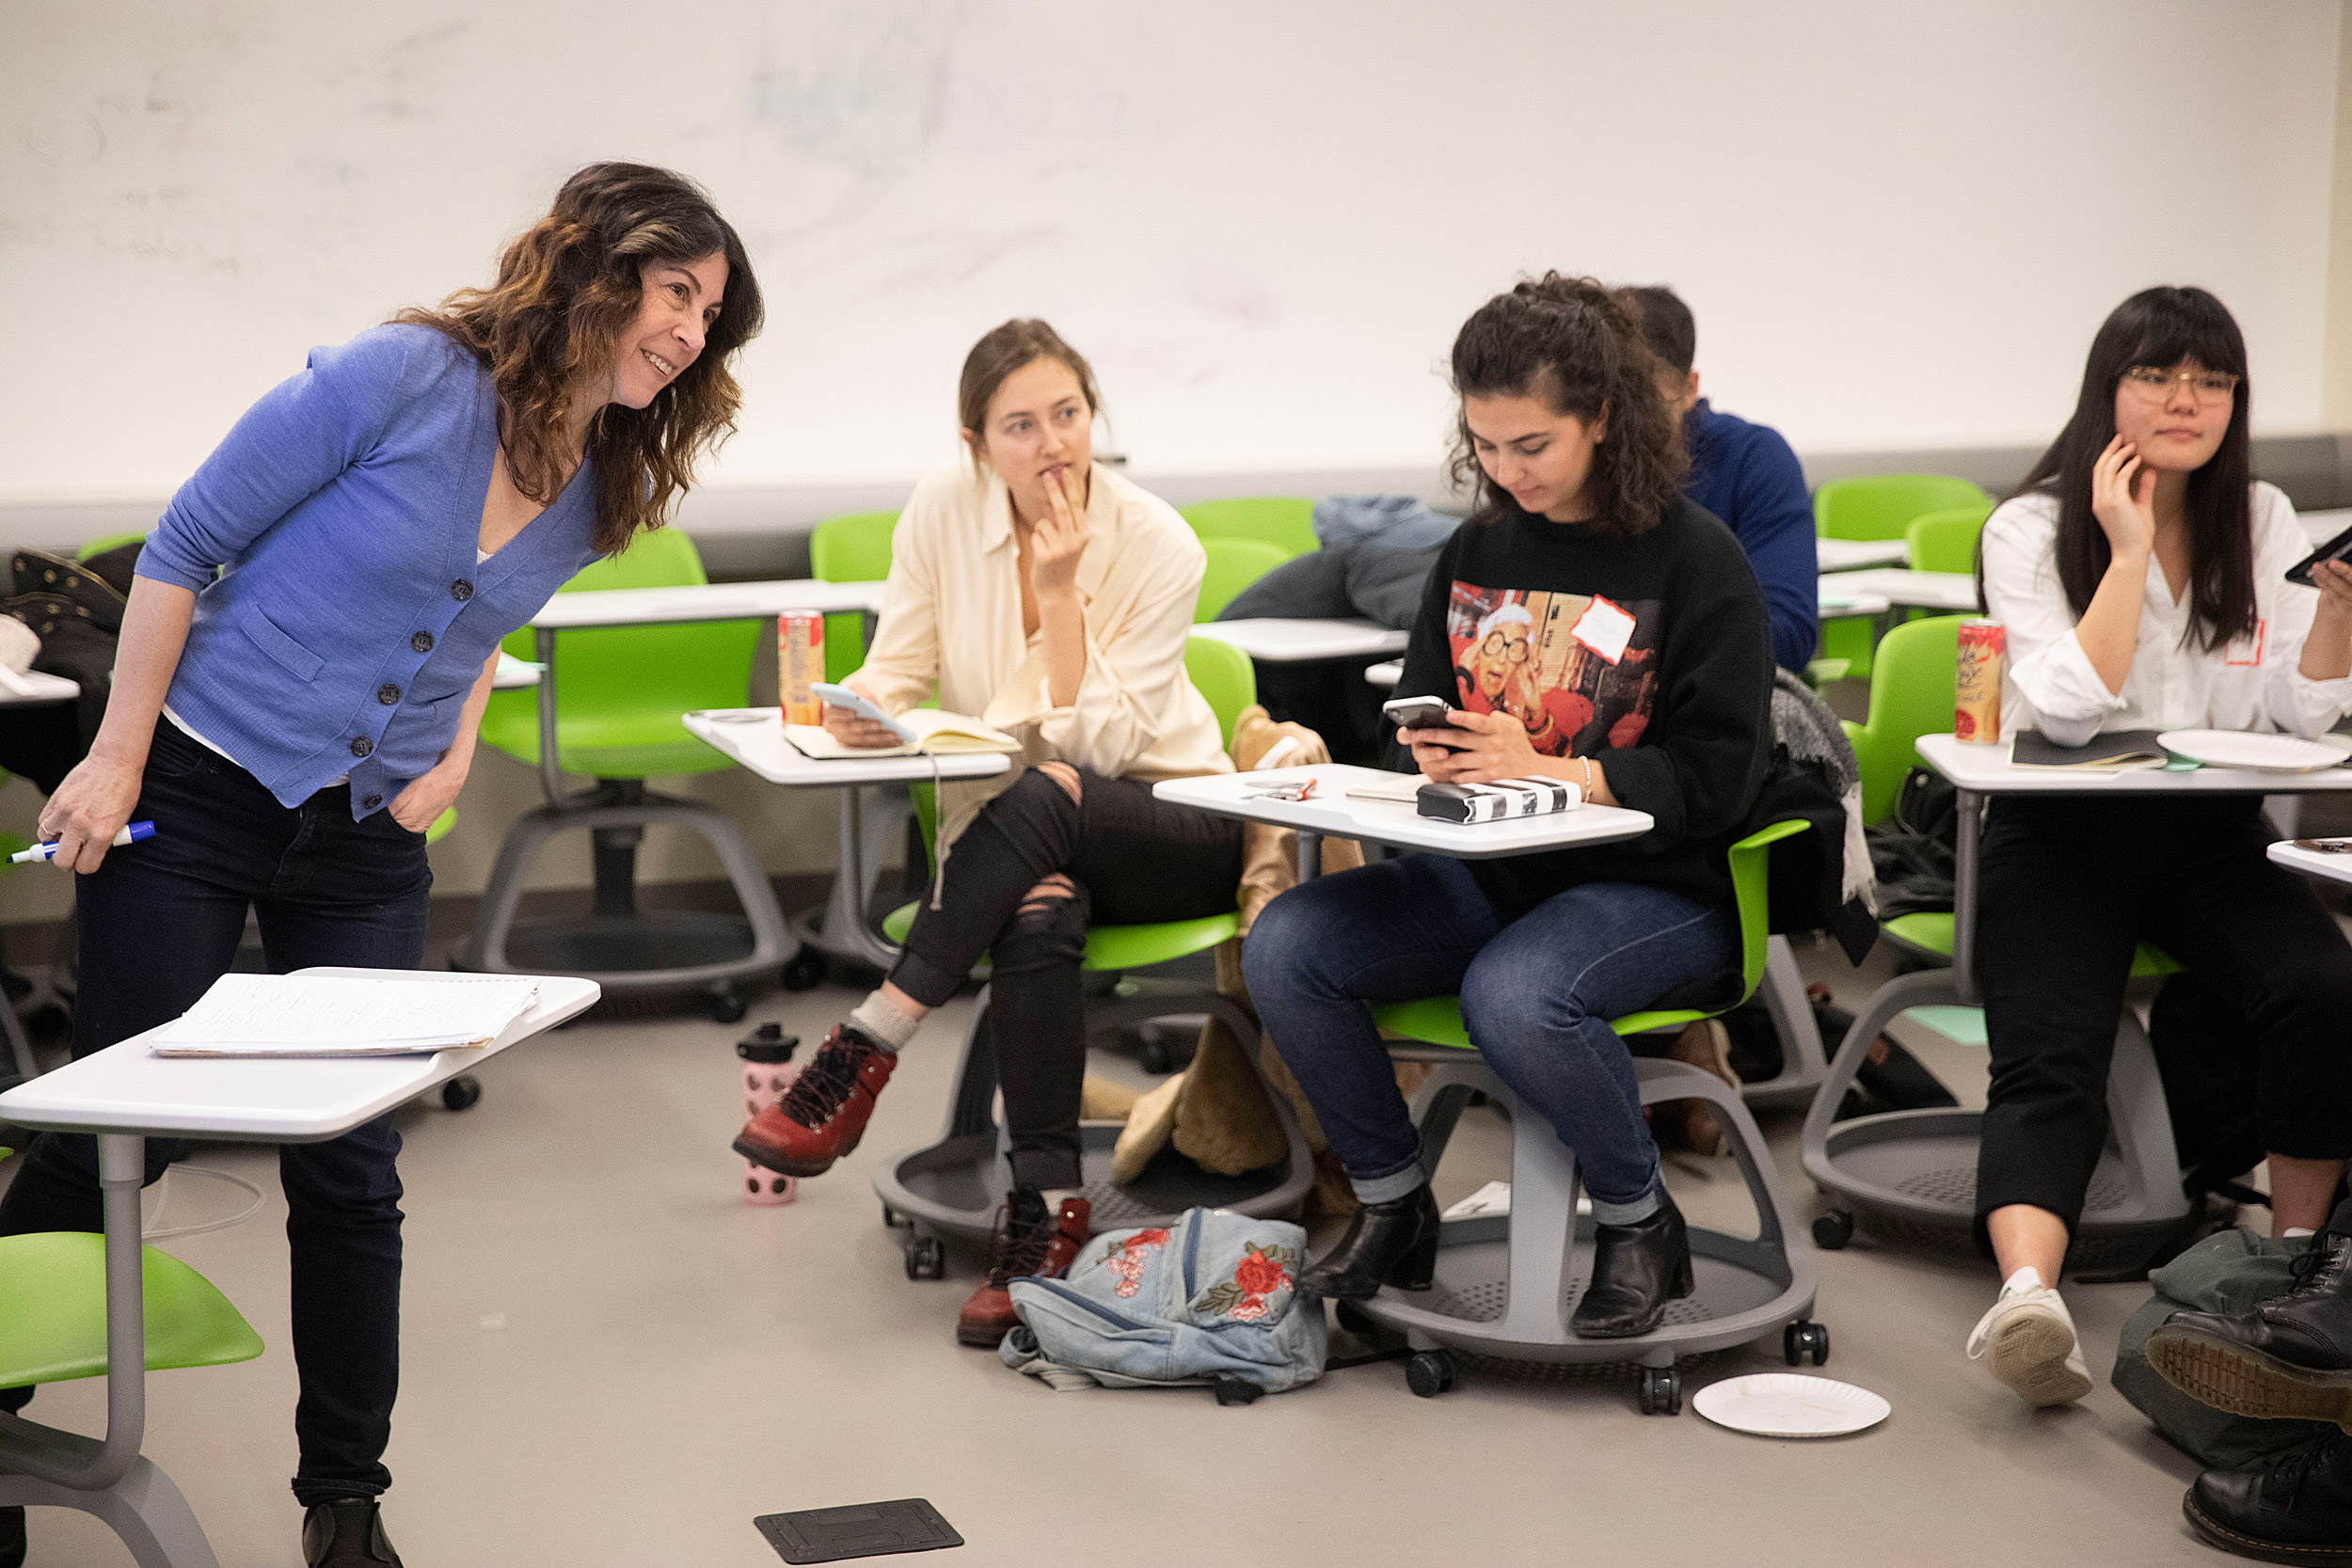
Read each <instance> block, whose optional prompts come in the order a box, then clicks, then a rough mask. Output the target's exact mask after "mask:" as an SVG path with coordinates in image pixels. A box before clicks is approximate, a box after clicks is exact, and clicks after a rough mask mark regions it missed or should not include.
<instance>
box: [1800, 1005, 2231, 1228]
mask: <svg viewBox="0 0 2352 1568" xmlns="http://www.w3.org/2000/svg"><path fill="white" fill-rule="evenodd" d="M1960 1002H1961V996H1960V992H1959V990H1958V988H1957V987H1956V986H1955V985H1954V984H1953V981H1952V975H1951V972H1950V971H1948V970H1935V971H1930V972H1926V973H1922V974H1906V975H1901V976H1899V977H1898V978H1896V979H1894V980H1891V981H1889V982H1888V983H1887V984H1886V985H1884V986H1883V987H1881V988H1880V990H1879V991H1878V994H1877V995H1875V996H1873V997H1872V998H1871V999H1870V1003H1869V1006H1867V1007H1866V1008H1865V1009H1864V1011H1863V1013H1862V1016H1861V1017H1859V1018H1857V1019H1855V1020H1854V1022H1853V1027H1852V1028H1851V1029H1850V1030H1848V1031H1847V1034H1846V1038H1845V1041H1844V1043H1843V1044H1842V1045H1840V1046H1839V1048H1838V1052H1837V1056H1836V1060H1835V1061H1833V1062H1832V1063H1831V1064H1830V1070H1829V1075H1828V1077H1826V1078H1825V1079H1824V1080H1823V1081H1822V1084H1821V1086H1820V1091H1819V1093H1818V1095H1817V1096H1816V1098H1815V1100H1814V1103H1813V1109H1812V1110H1811V1112H1810V1113H1808V1114H1807V1116H1806V1117H1805V1124H1804V1137H1803V1139H1802V1142H1801V1146H1800V1152H1801V1156H1802V1158H1803V1160H1804V1168H1805V1172H1806V1174H1807V1175H1809V1176H1811V1177H1812V1179H1813V1181H1814V1184H1815V1185H1816V1186H1818V1187H1820V1189H1821V1190H1822V1191H1823V1192H1825V1193H1828V1194H1830V1195H1831V1196H1833V1197H1835V1198H1836V1199H1838V1200H1839V1201H1840V1202H1841V1203H1842V1204H1843V1205H1844V1206H1846V1207H1847V1208H1848V1209H1850V1210H1851V1212H1852V1213H1853V1215H1854V1216H1855V1217H1856V1218H1857V1219H1859V1220H1860V1221H1861V1222H1862V1224H1863V1225H1864V1226H1865V1227H1867V1228H1868V1229H1869V1230H1871V1231H1872V1232H1873V1233H1874V1234H1877V1235H1880V1236H1883V1237H1885V1238H1886V1239H1888V1240H1891V1241H1898V1242H1902V1243H1909V1244H1913V1245H1918V1246H1922V1247H1926V1248H1928V1249H1930V1250H1935V1251H1947V1252H1948V1251H1967V1252H1971V1253H1973V1252H1974V1250H1975V1243H1974V1241H1973V1237H1972V1229H1973V1227H1974V1225H1975V1222H1976V1199H1977V1156H1978V1149H1979V1141H1980V1133H1981V1131H1982V1127H1983V1120H1984V1114H1983V1113H1982V1112H1980V1111H1967V1110H1957V1109H1948V1108H1946V1109H1934V1110H1923V1111H1888V1112H1883V1113H1882V1114H1880V1115H1877V1116H1867V1117H1853V1118H1851V1119H1850V1120H1847V1121H1836V1120H1833V1119H1832V1118H1833V1117H1835V1116H1836V1110H1837V1103H1838V1101H1839V1100H1840V1099H1842V1098H1843V1097H1844V1095H1845V1092H1846V1090H1847V1089H1848V1088H1849V1087H1850V1086H1851V1085H1852V1083H1853V1079H1854V1074H1855V1072H1856V1071H1857V1070H1859V1069H1860V1067H1861V1064H1862V1060H1863V1057H1864V1054H1865V1053H1867V1051H1868V1049H1869V1045H1870V1042H1871V1041H1872V1040H1874V1039H1876V1038H1877V1037H1878V1036H1879V1034H1880V1032H1881V1031H1883V1029H1884V1028H1885V1027H1886V1026H1887V1025H1888V1024H1889V1023H1891V1022H1894V1021H1895V1020H1896V1019H1897V1018H1899V1017H1900V1016H1901V1015H1902V1014H1903V1013H1905V1012H1908V1011H1909V1010H1910V1009H1912V1008H1913V1007H1920V1006H1950V1005H1955V1004H1959V1003H1960ZM2107 1115H2108V1120H2109V1124H2110V1126H2111V1129H2112V1131H2111V1132H2110V1134H2109V1140H2108V1144H2107V1147H2106V1149H2105V1150H2104V1151H2103V1152H2102V1153H2101V1155H2100V1158H2099V1164H2098V1165H2097V1167H2096V1169H2095V1170H2094V1172H2093V1174H2092V1177H2091V1180H2090V1192H2089V1194H2088V1195H2087V1196H2086V1201H2085V1203H2084V1207H2083V1213H2082V1220H2081V1223H2080V1224H2079V1225H2078V1226H2077V1227H2075V1230H2074V1244H2073V1246H2072V1247H2071V1248H2070V1249H2069V1251H2068V1255H2067V1257H2068V1262H2069V1264H2070V1265H2071V1266H2073V1267H2075V1268H2078V1269H2102V1270H2104V1269H2109V1268H2119V1267H2126V1266H2130V1265H2132V1264H2135V1263H2140V1262H2145V1261H2146V1260H2147V1259H2149V1258H2150V1257H2151V1256H2153V1254H2154V1253H2155V1251H2156V1249H2157V1248H2159V1247H2160V1246H2162V1245H2163V1244H2164V1243H2165V1242H2166V1241H2167V1240H2168V1239H2169V1238H2171V1237H2174V1236H2176V1235H2178V1234H2179V1233H2180V1230H2181V1227H2183V1226H2184V1225H2185V1223H2186V1222H2187V1220H2188V1217H2189V1212H2190V1205H2189V1201H2188V1197H2187V1196H2186V1193H2185V1191H2184V1189H2183V1187H2182V1184H2181V1176H2180V1160H2179V1156H2178V1154H2177V1153H2176V1152H2175V1149H2174V1146H2173V1143H2172V1122H2171V1117H2170V1115H2169V1112H2168V1111H2167V1109H2166V1106H2165V1100H2164V1085H2163V1082H2162V1080H2161V1079H2160V1078H2159V1077H2158V1076H2157V1073H2156V1063H2155V1054H2154V1052H2153V1050H2152V1049H2151V1048H2150V1046H2149V1043H2148V1037H2147V1036H2146V1035H2145V1034H2144V1033H2142V1032H2141V1030H2140V1027H2139V1024H2138V1022H2137V1020H2136V1019H2135V1018H2134V1017H2133V1016H2132V1014H2131V1011H2130V1009H2129V1008H2126V1009H2125V1010H2124V1013H2123V1016H2122V1019H2121V1020H2120V1021H2119V1022H2118V1024H2117V1029H2116V1044H2115V1055H2114V1058H2113V1060H2112V1062H2111V1064H2110V1066H2109V1068H2108V1071H2107Z"/></svg>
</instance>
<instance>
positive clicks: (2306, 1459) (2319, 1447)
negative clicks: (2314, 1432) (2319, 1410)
mask: <svg viewBox="0 0 2352 1568" xmlns="http://www.w3.org/2000/svg"><path fill="white" fill-rule="evenodd" d="M2345 1436H2346V1433H2344V1429H2343V1428H2341V1427H2329V1428H2328V1430H2327V1431H2326V1432H2323V1433H2320V1434H2319V1435H2318V1436H2317V1437H2314V1438H2312V1440H2311V1441H2310V1442H2308V1443H2306V1444H2304V1445H2303V1446H2302V1447H2301V1448H2299V1449H2295V1450H2294V1451H2292V1452H2291V1453H2289V1454H2288V1455H2287V1456H2286V1457H2285V1458H2284V1459H2281V1460H2280V1461H2279V1463H2278V1464H2276V1465H2272V1466H2271V1467H2270V1479H2269V1481H2268V1482H2267V1483H2266V1484H2265V1487H2264V1490H2265V1491H2266V1492H2271V1493H2273V1494H2274V1495H2277V1494H2280V1493H2283V1494H2284V1495H2285V1496H2287V1497H2290V1498H2291V1497H2294V1496H2295V1495H2296V1493H2298V1492H2300V1491H2301V1490H2302V1488H2303V1481H2304V1478H2305V1477H2307V1476H2309V1475H2310V1474H2311V1473H2312V1469H2313V1468H2314V1467H2316V1466H2318V1465H2322V1464H2325V1463H2326V1462H2327V1460H2328V1457H2329V1456H2330V1455H2332V1454H2333V1453H2334V1452H2335V1451H2336V1449H2338V1448H2339V1447H2341V1446H2342V1445H2343V1443H2344V1438H2345Z"/></svg>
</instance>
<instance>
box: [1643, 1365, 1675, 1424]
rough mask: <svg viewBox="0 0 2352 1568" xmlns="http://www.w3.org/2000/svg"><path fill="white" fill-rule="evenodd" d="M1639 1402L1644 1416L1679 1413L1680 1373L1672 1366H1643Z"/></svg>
mask: <svg viewBox="0 0 2352 1568" xmlns="http://www.w3.org/2000/svg"><path fill="white" fill-rule="evenodd" d="M1641 1404H1642V1414H1643V1415H1645V1416H1679V1415H1681V1414H1682V1373H1681V1372H1680V1371H1679V1370H1677V1369H1676V1368H1673V1367H1645V1368H1643V1369H1642V1394H1641Z"/></svg>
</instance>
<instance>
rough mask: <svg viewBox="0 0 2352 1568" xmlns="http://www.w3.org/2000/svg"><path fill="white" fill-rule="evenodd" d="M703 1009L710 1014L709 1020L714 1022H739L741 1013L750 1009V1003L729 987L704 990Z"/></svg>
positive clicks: (741, 1018) (741, 1016)
mask: <svg viewBox="0 0 2352 1568" xmlns="http://www.w3.org/2000/svg"><path fill="white" fill-rule="evenodd" d="M703 1010H704V1011H705V1012H707V1013H708V1014H709V1015H710V1020H711V1022H714V1023H740V1022H743V1015H744V1014H745V1013H748V1012H750V1011H751V1010H752V1005H751V1004H750V1003H748V1002H746V1001H744V1000H743V999H742V997H740V996H739V995H737V994H736V993H735V991H734V990H733V989H731V988H730V989H727V990H714V991H708V992H706V993H705V994H704V996H703Z"/></svg>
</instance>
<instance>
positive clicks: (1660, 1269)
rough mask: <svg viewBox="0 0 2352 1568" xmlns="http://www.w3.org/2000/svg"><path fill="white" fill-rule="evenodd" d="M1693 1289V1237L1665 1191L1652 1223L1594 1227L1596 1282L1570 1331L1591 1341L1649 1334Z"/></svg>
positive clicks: (1582, 1301)
mask: <svg viewBox="0 0 2352 1568" xmlns="http://www.w3.org/2000/svg"><path fill="white" fill-rule="evenodd" d="M1691 1289H1692V1280H1691V1233H1690V1231H1689V1230H1688V1229H1686V1228H1685V1227H1684V1226H1683V1224H1682V1211H1681V1210H1679V1209H1677V1208H1676V1207H1675V1200H1674V1199H1673V1198H1672V1197H1670V1196H1667V1195H1666V1194H1664V1193H1662V1192H1661V1193H1660V1194H1659V1195H1658V1212H1656V1213H1654V1214H1652V1215H1650V1217H1649V1218H1647V1219H1645V1220H1636V1221H1635V1222H1634V1223H1633V1224H1631V1225H1602V1226H1596V1227H1594V1231H1593V1282H1592V1283H1591V1284H1590V1285H1588V1286H1586V1287H1585V1288H1584V1294H1583V1296H1582V1297H1581V1298H1580V1299H1579V1300H1578V1302H1577V1304H1576V1315H1575V1316H1574V1317H1572V1318H1570V1319H1569V1320H1568V1327H1569V1328H1571V1329H1572V1330H1574V1331H1575V1332H1576V1333H1577V1334H1579V1335H1581V1337H1582V1338H1587V1339H1627V1338H1632V1337H1633V1336H1634V1335H1637V1334H1647V1333H1648V1332H1649V1331H1650V1330H1651V1329H1653V1328H1656V1327H1657V1326H1658V1322H1659V1320H1660V1319H1661V1318H1663V1317H1664V1316H1665V1315H1666V1304H1667V1303H1668V1302H1670V1301H1674V1300H1676V1299H1677V1298H1678V1297H1682V1296H1687V1295H1689V1294H1690V1293H1691Z"/></svg>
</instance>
